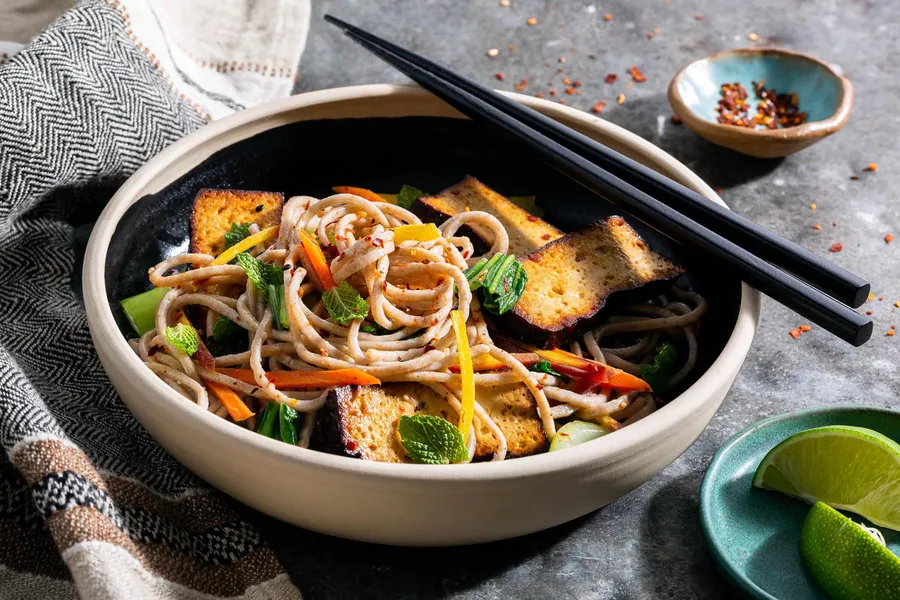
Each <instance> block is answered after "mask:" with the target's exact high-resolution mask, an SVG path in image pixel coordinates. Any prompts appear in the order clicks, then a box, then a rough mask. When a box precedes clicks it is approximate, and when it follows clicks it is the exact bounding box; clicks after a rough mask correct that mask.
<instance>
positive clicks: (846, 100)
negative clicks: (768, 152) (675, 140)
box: [666, 46, 853, 142]
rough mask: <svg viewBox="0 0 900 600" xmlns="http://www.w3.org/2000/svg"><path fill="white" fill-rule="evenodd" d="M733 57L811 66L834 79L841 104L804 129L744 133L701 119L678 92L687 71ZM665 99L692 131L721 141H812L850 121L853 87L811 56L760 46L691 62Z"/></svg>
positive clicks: (804, 126) (822, 62)
mask: <svg viewBox="0 0 900 600" xmlns="http://www.w3.org/2000/svg"><path fill="white" fill-rule="evenodd" d="M733 54H772V55H778V56H789V57H791V58H795V59H800V60H804V61H807V62H810V63H813V64H814V65H816V66H817V67H821V68H823V69H825V71H826V72H828V73H829V74H830V75H831V76H832V77H833V78H835V79H837V81H838V82H839V83H840V87H841V100H840V102H838V105H837V107H836V108H835V110H834V112H833V113H832V114H831V115H830V116H828V117H827V118H825V119H820V120H818V121H809V122H807V123H804V124H803V125H798V126H796V127H787V128H782V129H747V128H745V127H735V126H733V125H725V124H724V123H717V122H715V121H709V120H707V119H704V118H703V117H701V116H700V115H699V114H697V113H696V112H695V111H694V110H693V109H692V108H691V107H689V106H688V105H687V104H686V103H685V102H684V99H683V98H682V96H681V92H679V91H678V86H679V84H680V83H681V81H682V80H683V79H684V77H685V74H686V73H687V71H688V69H690V68H691V67H693V66H694V65H697V64H699V63H702V62H710V63H711V62H715V61H717V60H719V59H721V58H723V57H725V56H728V55H733ZM666 95H667V96H668V99H669V103H670V104H671V105H672V108H673V110H674V111H675V113H676V114H677V115H678V116H679V117H681V119H682V120H683V121H685V122H686V123H687V124H688V125H689V126H690V127H691V128H692V129H701V130H705V131H707V132H715V134H716V135H718V136H720V137H727V138H732V139H737V138H741V137H752V138H758V139H761V140H765V139H767V140H769V141H779V140H790V141H792V142H795V141H803V140H814V139H817V138H820V137H824V136H826V135H829V134H832V133H834V132H835V131H837V130H838V129H840V128H841V127H843V126H844V124H845V123H846V122H847V119H849V118H850V110H851V109H852V108H853V84H852V83H850V80H849V79H847V77H845V76H844V75H842V74H840V73H838V72H837V70H835V68H834V67H832V66H831V65H830V64H828V63H827V62H825V61H824V60H821V59H819V58H816V57H815V56H812V55H811V54H806V53H803V52H797V51H796V50H788V49H786V48H778V47H775V46H761V47H759V48H755V47H754V48H732V49H729V50H722V51H721V52H716V53H715V54H713V55H711V56H707V57H706V58H701V59H698V60H695V61H693V62H690V63H688V64H687V65H685V66H684V67H682V68H681V70H680V71H678V73H677V74H676V75H675V77H673V78H672V81H670V82H669V87H668V89H667V92H666Z"/></svg>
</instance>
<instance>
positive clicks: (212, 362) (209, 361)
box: [178, 313, 216, 371]
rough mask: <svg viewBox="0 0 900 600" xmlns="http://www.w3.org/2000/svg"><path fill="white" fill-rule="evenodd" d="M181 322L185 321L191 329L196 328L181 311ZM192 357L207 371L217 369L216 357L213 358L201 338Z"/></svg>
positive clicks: (179, 319) (179, 320)
mask: <svg viewBox="0 0 900 600" xmlns="http://www.w3.org/2000/svg"><path fill="white" fill-rule="evenodd" d="M178 322H179V323H184V324H185V325H186V326H188V327H190V328H191V329H194V330H196V329H197V328H196V327H194V326H193V325H192V324H191V322H190V321H189V320H188V318H187V317H186V316H184V313H181V316H180V317H179V318H178ZM191 358H193V359H194V360H196V361H197V362H199V363H200V366H201V367H203V368H204V369H206V370H207V371H215V370H216V359H215V358H213V355H212V353H211V352H210V351H209V349H208V348H207V347H206V344H204V343H203V340H200V345H199V346H197V351H196V352H194V353H193V354H192V355H191Z"/></svg>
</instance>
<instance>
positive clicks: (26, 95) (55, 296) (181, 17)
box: [0, 0, 310, 599]
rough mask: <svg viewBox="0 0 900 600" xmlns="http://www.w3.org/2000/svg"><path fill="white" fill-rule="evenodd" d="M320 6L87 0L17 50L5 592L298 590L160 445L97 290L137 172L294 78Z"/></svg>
mask: <svg viewBox="0 0 900 600" xmlns="http://www.w3.org/2000/svg"><path fill="white" fill-rule="evenodd" d="M309 13H310V6H309V0H291V1H289V2H284V1H283V0H229V1H228V2H219V1H218V0H190V1H189V2H188V1H186V0H83V1H82V2H80V3H79V4H78V5H76V6H75V7H74V8H72V9H70V10H69V11H67V12H65V13H64V14H63V15H62V16H61V17H60V18H58V19H57V20H56V21H55V22H54V23H53V24H52V25H50V26H49V27H48V28H47V29H46V30H45V31H44V32H42V33H41V34H39V35H38V36H37V37H35V38H34V39H33V40H31V42H29V43H28V44H27V45H26V46H24V47H23V48H21V49H19V48H17V47H16V46H15V45H12V44H5V45H3V44H0V50H2V52H0V444H2V446H3V449H4V450H5V455H4V456H3V457H2V458H0V596H2V597H4V598H7V597H10V598H73V597H77V596H80V597H82V598H92V599H93V598H98V599H107V598H108V599H112V598H129V599H130V598H216V597H237V598H252V599H256V598H259V599H263V598H276V597H277V598H299V597H300V594H299V592H298V590H297V589H296V588H295V587H294V586H293V584H292V583H291V582H290V580H289V578H288V576H287V575H286V574H285V572H284V570H283V569H282V566H281V565H280V564H279V562H278V560H277V559H276V557H275V555H274V553H273V552H272V550H271V549H270V548H269V547H268V546H267V545H266V544H265V542H264V541H263V540H262V538H261V536H260V533H259V532H258V531H257V530H256V529H255V528H254V527H253V526H252V525H251V524H250V523H248V522H247V521H246V520H245V519H244V510H245V509H243V508H242V507H240V506H239V505H237V503H234V502H233V501H231V500H229V499H227V498H225V497H223V496H222V495H221V494H219V493H218V492H216V491H215V490H212V489H210V488H209V487H208V486H207V485H206V484H205V483H203V482H202V481H200V480H199V479H198V478H197V477H196V476H194V475H193V474H191V473H190V472H189V471H187V470H186V469H185V468H184V467H182V466H181V465H180V464H178V463H177V462H176V461H175V460H174V459H173V458H172V457H171V456H169V455H168V454H167V453H166V452H165V451H164V450H163V449H162V448H161V447H160V446H158V445H157V444H156V443H155V442H154V441H153V440H152V439H150V438H149V436H148V435H147V433H146V432H145V431H144V430H143V428H142V427H141V426H140V425H139V424H138V423H137V421H136V420H135V419H134V418H133V417H132V416H131V414H130V413H129V412H128V411H127V409H126V408H125V406H124V405H123V404H122V402H121V401H120V400H119V398H118V397H117V395H116V392H115V390H114V389H113V388H112V386H111V385H110V383H109V381H108V380H107V378H106V376H105V374H104V372H103V369H102V368H101V366H100V362H99V360H98V358H97V355H96V353H95V352H94V349H93V346H92V344H91V338H90V335H89V333H88V327H87V322H86V320H85V315H84V309H83V306H82V299H81V295H80V280H81V274H80V271H81V255H82V251H83V248H84V245H85V244H86V241H87V237H88V236H89V234H90V230H91V225H92V222H93V220H94V219H96V217H97V215H98V214H99V213H100V211H101V210H102V209H103V207H104V205H105V203H106V202H107V200H108V199H109V198H110V197H111V196H112V194H113V193H114V192H115V190H116V188H117V187H118V186H119V185H121V183H122V182H123V181H124V179H125V178H126V177H127V176H128V175H130V174H131V173H132V172H133V171H134V170H136V169H137V168H138V167H140V166H141V165H142V164H143V163H144V162H146V161H147V160H148V159H149V158H151V157H152V156H153V155H154V154H156V153H157V152H159V151H160V150H162V149H163V148H165V147H166V146H167V145H168V144H171V143H172V142H174V141H176V140H177V139H179V138H181V137H182V136H184V135H186V134H187V133H190V132H191V131H193V130H195V129H197V128H198V127H202V126H203V125H204V124H205V123H206V122H208V121H210V120H212V119H216V118H219V117H222V116H224V115H227V114H229V113H231V112H233V111H236V110H240V109H242V108H244V107H247V106H252V105H254V104H258V103H261V102H265V101H267V100H271V99H274V98H277V97H281V96H287V95H288V94H289V93H290V91H291V88H292V87H293V83H294V77H295V76H296V73H297V65H298V62H299V59H300V54H301V52H302V50H303V46H304V44H305V39H306V33H307V30H308V27H309Z"/></svg>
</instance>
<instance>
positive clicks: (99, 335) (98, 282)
mask: <svg viewBox="0 0 900 600" xmlns="http://www.w3.org/2000/svg"><path fill="white" fill-rule="evenodd" d="M504 95H506V96H508V97H510V98H512V99H514V100H516V101H518V102H521V103H523V104H525V105H527V106H530V107H531V108H534V109H536V110H539V111H540V112H542V113H544V114H546V115H548V116H550V117H551V118H556V119H562V120H563V121H567V122H572V121H574V122H576V123H578V124H579V125H580V126H583V127H585V126H586V127H589V128H592V129H595V130H599V131H600V132H602V133H603V134H604V135H605V136H607V137H608V138H612V139H615V140H616V141H617V142H620V143H622V144H625V145H628V146H636V147H637V149H638V150H639V151H640V152H642V153H644V154H646V155H649V156H651V157H652V158H653V159H654V160H656V161H658V162H661V163H664V164H666V165H667V166H668V167H669V168H671V169H672V170H674V171H675V172H676V173H678V176H679V177H680V178H682V179H683V180H684V181H687V182H688V183H689V184H690V186H691V187H693V188H694V189H695V190H697V191H699V192H700V193H702V194H704V195H705V196H707V197H708V198H710V199H712V200H713V201H715V202H718V203H720V204H722V205H724V202H722V200H721V199H720V198H719V197H718V195H716V193H715V192H714V191H713V190H712V189H711V188H710V187H709V186H708V185H706V184H705V183H704V182H703V180H702V179H700V177H699V176H698V175H696V174H695V173H693V172H692V171H690V170H689V169H688V168H687V167H686V166H684V165H683V164H681V163H680V162H679V161H677V160H676V159H675V158H673V157H671V156H670V155H668V154H667V153H665V152H663V151H662V150H661V149H660V148H658V147H656V146H654V145H653V144H651V143H650V142H648V141H646V140H644V139H642V138H640V137H639V136H637V135H636V134H634V133H631V132H629V131H626V130H624V129H622V128H620V127H618V126H616V125H614V124H612V123H609V122H607V121H604V120H602V119H599V118H597V117H594V116H591V115H589V114H587V113H584V112H582V111H580V110H577V109H574V108H571V107H566V106H561V105H558V104H555V103H551V102H549V101H545V100H541V99H538V98H532V97H529V96H524V95H521V94H514V93H507V92H504ZM365 98H388V99H390V100H401V99H407V100H413V101H418V102H420V103H422V102H425V103H426V105H427V102H428V101H429V100H433V101H434V102H435V107H440V109H438V108H435V109H432V108H431V107H430V106H428V107H427V108H428V110H429V114H432V115H440V116H451V117H452V116H457V117H459V116H461V115H459V114H458V113H455V111H453V112H452V113H446V114H445V111H447V110H449V109H447V108H446V106H444V105H442V103H441V102H440V101H439V100H438V99H437V98H435V97H434V96H432V95H431V94H430V93H429V92H427V91H425V90H424V89H422V88H419V87H418V86H412V85H395V84H367V85H359V86H350V87H342V88H333V89H327V90H320V91H315V92H309V93H305V94H299V95H296V96H291V97H288V98H283V99H279V100H275V101H272V102H269V103H266V104H262V105H260V106H256V107H253V108H250V109H247V110H244V111H240V112H237V113H234V114H232V115H230V116H227V117H225V118H223V119H221V120H218V121H214V122H212V123H210V124H208V125H205V126H203V127H201V128H199V129H198V130H196V131H194V132H192V133H191V134H189V135H187V136H185V137H184V138H182V139H181V140H179V141H177V142H175V143H173V144H171V145H170V146H168V147H167V148H165V149H164V150H162V151H161V152H159V153H158V154H157V155H156V156H154V157H153V158H152V159H150V160H149V161H148V162H147V163H146V164H145V165H144V166H142V167H141V168H140V169H138V170H137V171H136V172H135V173H134V174H133V175H132V176H131V177H130V178H129V179H128V180H127V181H126V182H125V183H124V184H123V185H122V186H121V187H120V188H119V190H118V191H117V192H116V193H115V195H113V197H112V199H111V200H110V201H109V203H108V204H107V206H106V208H105V209H104V210H103V212H102V213H101V215H100V217H99V219H98V220H97V223H96V225H95V226H94V229H93V231H92V232H91V236H90V240H89V241H88V245H87V249H86V252H85V257H84V268H83V275H82V285H83V290H84V300H85V311H86V315H87V320H88V325H89V327H90V330H91V336H92V338H93V340H94V343H95V344H96V345H98V346H100V345H103V346H105V349H106V350H108V352H106V355H107V358H108V360H110V361H112V362H115V363H117V366H118V367H120V368H121V369H122V370H123V371H125V372H127V373H128V374H129V376H130V377H133V378H135V379H136V380H137V383H139V384H142V385H144V386H145V389H146V393H145V394H144V395H143V396H144V400H145V401H147V402H152V403H159V404H160V405H165V408H166V409H167V410H168V411H169V412H170V413H171V412H174V413H177V414H179V416H180V417H182V418H192V419H198V420H199V421H200V422H201V423H202V424H204V425H205V426H207V427H208V428H209V429H211V430H213V431H212V432H211V433H212V434H215V435H222V436H225V437H232V438H236V441H238V442H239V443H240V444H242V445H244V446H249V447H250V448H248V450H252V451H254V452H257V453H265V454H269V455H272V456H273V457H276V456H277V457H278V458H279V459H282V460H295V461H298V462H299V463H303V464H304V465H305V466H307V467H309V468H312V469H320V470H328V471H339V472H343V473H345V474H352V475H354V476H356V477H367V478H375V479H385V478H388V479H392V480H396V481H429V482H438V481H439V482H451V481H470V482H471V481H497V480H514V479H522V478H528V477H531V476H535V475H540V474H547V473H557V474H562V473H564V472H566V471H580V470H584V469H586V468H589V467H591V466H597V465H601V464H610V463H612V462H615V461H617V460H619V459H621V458H623V457H625V456H629V455H632V454H635V453H637V452H639V451H642V450H644V449H646V448H647V447H648V445H649V444H652V442H653V439H654V438H657V437H659V436H661V435H664V434H665V432H666V429H667V427H669V426H671V425H674V424H677V423H679V422H681V421H682V420H684V419H688V418H691V414H692V413H695V412H697V411H698V410H699V409H700V408H702V406H703V405H704V404H706V403H707V402H709V397H710V393H711V391H714V390H717V389H720V388H722V387H725V388H727V387H728V386H730V384H731V380H732V378H733V377H734V373H736V372H737V371H738V369H739V368H740V366H741V364H742V363H743V360H744V358H745V357H746V355H747V352H748V351H749V348H750V344H751V342H752V341H753V337H754V334H755V331H756V326H757V324H758V321H759V311H760V294H759V292H758V291H756V290H754V289H753V288H750V287H749V286H748V285H746V284H745V283H741V299H740V306H739V310H738V314H737V318H736V321H735V325H734V329H733V330H732V332H731V335H730V336H729V338H728V340H727V342H726V344H725V346H724V348H723V349H722V352H721V353H720V355H719V356H718V357H717V358H716V359H715V361H714V362H713V364H712V365H710V367H709V368H708V369H707V371H706V372H705V373H703V374H702V375H701V376H700V377H699V378H698V380H697V381H696V382H694V384H693V385H691V386H690V387H689V388H688V389H687V390H685V391H684V392H683V393H682V394H680V395H679V396H678V397H676V398H674V399H673V400H672V401H670V402H669V403H667V404H666V406H663V407H662V408H660V409H659V410H657V411H656V412H655V413H653V414H652V415H649V416H648V417H647V418H645V419H642V420H640V421H638V422H637V423H634V424H633V425H630V426H629V427H627V428H624V429H623V430H621V431H619V432H617V433H616V435H611V436H604V437H602V438H600V439H598V440H594V441H593V442H591V443H589V444H583V445H580V446H577V447H574V448H570V449H568V450H567V451H566V452H555V453H549V452H547V453H544V454H540V455H535V456H529V457H525V458H522V459H518V460H513V461H500V462H496V463H494V462H486V463H477V464H465V465H452V466H447V465H417V464H405V463H398V464H393V463H380V462H374V461H364V460H358V459H352V458H348V457H344V456H336V455H331V454H326V453H324V452H319V451H315V450H309V449H305V448H298V447H295V446H289V445H287V444H284V443H282V442H278V441H276V440H272V439H269V438H267V437H265V436H261V435H258V434H256V433H253V432H251V431H248V430H246V429H244V428H243V427H238V426H235V425H234V424H233V423H229V422H228V421H226V420H225V419H222V418H220V417H217V416H215V415H213V414H211V413H209V412H208V411H205V410H201V409H200V408H199V407H198V406H197V405H196V404H194V403H192V402H186V401H185V398H184V397H182V396H181V395H180V394H178V393H176V392H175V391H174V390H172V389H171V388H169V387H168V386H167V385H166V384H165V383H163V381H162V380H161V379H159V378H158V377H156V376H155V375H154V374H153V373H152V371H150V370H149V369H147V368H146V367H145V366H144V364H143V362H142V361H141V360H140V359H139V358H138V356H137V355H136V354H135V353H134V351H133V350H132V349H131V347H130V346H129V345H128V342H127V341H126V339H125V337H124V336H123V335H122V333H121V332H120V331H119V328H118V326H117V324H116V321H115V318H114V316H113V312H112V310H111V309H110V303H109V300H108V298H107V291H106V257H107V249H108V246H109V242H110V239H111V237H112V234H113V232H114V231H115V229H116V226H117V224H118V223H119V221H120V219H121V217H122V215H123V214H124V212H125V211H126V210H127V209H128V208H129V207H130V206H131V205H132V204H133V203H134V202H135V201H137V200H138V199H139V198H140V197H143V196H144V195H146V194H148V193H152V192H153V191H155V189H149V190H148V189H147V188H148V185H150V184H153V183H158V182H155V181H154V180H156V179H157V178H159V177H160V175H161V174H162V173H163V172H164V171H166V170H167V169H168V167H169V166H170V165H171V164H174V163H175V162H177V161H178V160H179V159H181V158H182V157H185V158H186V159H188V160H196V162H195V163H193V162H192V165H193V166H191V167H190V168H194V166H196V164H197V163H199V162H201V161H202V160H203V159H205V158H206V157H208V156H209V155H211V154H212V153H213V152H216V151H219V150H222V149H223V148H226V147H227V146H229V145H231V144H233V143H235V142H237V141H239V140H242V139H246V138H247V137H251V136H252V135H256V134H258V133H260V132H262V131H265V130H267V129H272V128H275V127H278V126H281V125H284V124H287V123H289V122H297V121H298V120H303V119H302V118H301V119H291V120H290V121H286V120H284V115H287V114H288V113H291V114H292V116H293V114H296V113H299V112H300V111H302V110H303V109H308V108H311V107H315V106H317V105H322V104H334V103H338V102H347V101H355V100H360V99H365ZM416 114H419V113H416ZM279 115H282V119H281V120H279V118H278V116H279ZM314 118H315V117H314ZM326 118H327V117H326ZM348 118H350V117H348ZM237 136H239V137H237ZM223 138H227V140H225V139H223ZM204 151H209V152H208V153H207V154H203V152H204ZM192 155H197V156H201V158H199V160H197V159H196V158H193V157H192ZM178 176H180V175H178ZM178 176H175V177H173V176H172V175H171V174H165V175H163V176H162V177H161V178H162V179H165V180H166V181H165V183H163V184H162V185H167V184H168V183H171V181H173V180H175V179H176V178H177V177H178ZM150 187H151V188H152V186H150ZM157 189H158V188H157ZM104 369H106V366H105V365H104ZM705 390H710V392H708V391H705ZM676 400H677V401H676Z"/></svg>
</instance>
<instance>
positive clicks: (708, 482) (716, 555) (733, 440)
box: [699, 404, 900, 600]
mask: <svg viewBox="0 0 900 600" xmlns="http://www.w3.org/2000/svg"><path fill="white" fill-rule="evenodd" d="M851 412H871V413H881V414H887V415H891V417H893V418H898V417H900V410H896V409H891V408H884V407H881V406H860V405H854V404H833V405H827V404H826V405H822V406H813V407H810V408H802V409H800V410H794V411H788V412H783V413H779V414H777V415H772V416H770V417H767V418H765V419H763V420H762V421H757V422H755V423H751V424H749V425H747V426H746V427H744V428H743V429H741V430H740V431H738V432H737V433H735V434H734V435H733V436H731V437H730V438H728V440H727V441H726V442H725V443H724V444H722V445H721V446H719V449H718V450H716V453H715V454H713V457H712V459H711V460H710V461H709V465H708V466H707V467H706V473H705V474H704V475H703V481H702V482H701V484H700V503H699V504H700V506H699V513H700V527H701V528H702V529H703V537H704V538H705V539H706V544H707V546H708V547H709V550H710V553H711V554H712V555H713V559H714V560H715V562H716V565H717V566H718V567H719V569H720V570H721V571H722V572H723V573H724V575H725V576H726V578H727V579H729V580H731V582H732V584H733V585H735V586H736V587H739V588H741V589H742V591H743V592H744V593H746V594H748V595H750V596H752V597H753V598H757V599H759V600H778V598H776V597H775V596H773V595H772V594H770V593H769V592H767V591H766V590H764V589H762V588H761V587H760V586H759V585H757V584H756V582H755V581H753V579H751V578H750V577H748V576H747V575H746V574H745V573H744V571H743V570H742V569H740V568H739V567H738V565H737V563H736V562H735V561H734V560H733V557H732V554H731V553H728V552H725V551H723V550H722V547H721V546H720V544H719V539H720V536H719V535H717V533H718V530H717V529H716V525H715V523H714V522H713V518H712V510H713V509H712V506H713V504H714V501H713V492H714V488H713V481H714V480H715V479H717V478H718V477H719V470H720V469H721V468H722V463H723V461H724V460H725V457H726V455H728V454H729V453H730V452H732V451H734V449H735V446H737V445H738V444H739V443H741V442H742V441H743V440H745V439H746V438H748V437H751V436H753V435H755V434H757V433H758V432H759V431H761V430H763V429H767V428H769V427H771V426H772V425H775V424H776V423H781V422H782V421H791V420H794V419H800V418H805V417H809V416H812V415H821V414H832V413H834V414H846V413H851ZM757 466H758V465H757Z"/></svg>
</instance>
